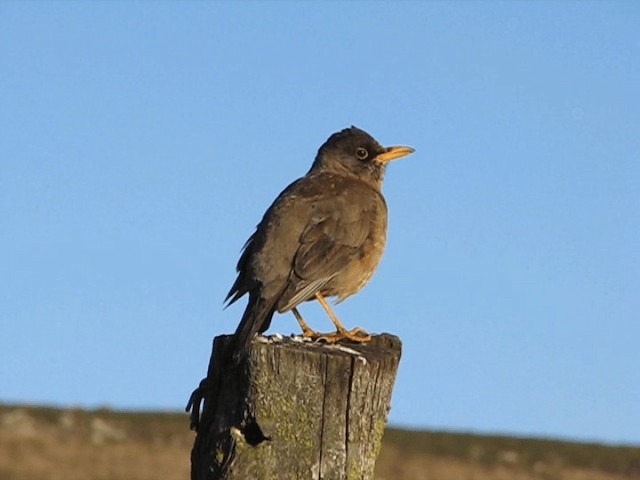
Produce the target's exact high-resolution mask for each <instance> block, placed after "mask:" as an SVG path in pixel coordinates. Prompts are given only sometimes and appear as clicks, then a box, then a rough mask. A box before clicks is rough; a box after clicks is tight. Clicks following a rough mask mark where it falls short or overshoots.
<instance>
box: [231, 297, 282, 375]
mask: <svg viewBox="0 0 640 480" xmlns="http://www.w3.org/2000/svg"><path fill="white" fill-rule="evenodd" d="M274 308H275V307H274V302H273V301H267V300H265V299H264V298H262V297H260V296H259V295H250V296H249V303H248V304H247V308H246V309H245V311H244V314H243V315H242V320H240V324H239V325H238V328H237V329H236V332H235V333H234V334H233V340H232V341H231V344H230V345H229V350H228V352H229V353H230V354H231V356H232V357H231V358H232V359H233V362H234V363H236V364H237V363H239V362H240V361H241V360H242V359H244V358H245V357H246V356H247V354H248V352H249V346H250V345H251V340H252V339H253V337H254V336H255V334H256V333H262V332H264V331H265V330H266V329H267V328H269V325H270V324H271V318H272V317H273V313H274Z"/></svg>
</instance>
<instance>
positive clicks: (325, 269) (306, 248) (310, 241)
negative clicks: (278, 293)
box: [278, 191, 377, 311]
mask: <svg viewBox="0 0 640 480" xmlns="http://www.w3.org/2000/svg"><path fill="white" fill-rule="evenodd" d="M352 196H353V195H351V194H350V192H349V191H343V192H336V195H331V196H329V197H327V196H323V197H322V198H317V199H315V201H314V203H313V208H312V215H311V216H310V218H309V222H308V223H307V225H306V228H305V229H304V231H303V233H302V235H301V236H300V243H299V246H298V249H297V251H296V253H295V257H294V259H293V265H292V267H293V268H292V275H291V277H290V279H289V285H288V288H287V289H286V291H285V292H284V294H283V298H281V300H280V302H279V305H278V307H279V308H278V309H279V310H280V311H285V310H289V309H290V308H292V307H294V306H296V305H298V304H299V303H301V302H303V301H305V300H308V299H310V298H313V296H314V295H315V294H316V293H317V292H319V291H321V290H322V288H323V287H324V286H325V285H326V284H327V283H328V282H330V281H331V279H333V278H334V277H335V276H336V275H337V274H338V273H340V272H341V270H342V269H343V268H344V267H345V266H346V265H347V264H348V263H349V262H351V261H352V260H353V259H354V258H358V257H360V255H361V248H362V245H363V243H364V242H365V240H366V239H367V237H369V235H370V233H371V218H370V215H368V212H369V210H370V209H371V208H372V203H373V201H374V200H377V199H375V198H372V201H363V198H362V197H360V198H359V201H354V199H353V198H352Z"/></svg>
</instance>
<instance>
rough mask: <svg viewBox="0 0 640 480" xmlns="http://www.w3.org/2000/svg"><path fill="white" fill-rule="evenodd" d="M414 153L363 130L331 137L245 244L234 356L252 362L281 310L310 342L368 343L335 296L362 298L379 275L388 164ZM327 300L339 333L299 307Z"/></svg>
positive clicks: (235, 295) (230, 298) (234, 293)
mask: <svg viewBox="0 0 640 480" xmlns="http://www.w3.org/2000/svg"><path fill="white" fill-rule="evenodd" d="M413 152H414V149H413V148H411V147H407V146H392V147H383V146H382V145H380V143H378V142H377V141H376V140H375V139H374V138H373V137H372V136H371V135H369V134H368V133H367V132H365V131H364V130H361V129H359V128H357V127H355V126H351V127H350V128H345V129H343V130H341V131H339V132H336V133H334V134H333V135H331V136H330V137H329V138H328V139H327V140H326V141H325V142H324V144H322V146H321V147H320V148H319V150H318V153H317V155H316V157H315V159H314V161H313V163H312V165H311V168H310V169H309V171H308V172H307V173H306V174H305V175H304V176H303V177H301V178H299V179H297V180H295V181H294V182H293V183H291V184H290V185H289V186H288V187H286V188H285V189H284V190H283V191H282V192H281V193H280V195H278V197H277V198H276V199H275V201H274V202H273V203H272V204H271V206H270V207H269V208H268V209H267V211H266V212H265V214H264V216H263V217H262V220H261V221H260V223H259V224H258V225H257V227H256V230H255V232H254V233H253V235H251V237H249V239H248V240H247V242H246V243H245V245H244V247H243V250H242V254H241V256H240V259H239V261H238V264H237V267H236V270H237V273H238V276H237V278H236V280H235V282H234V283H233V286H232V287H231V289H230V290H229V293H228V294H227V296H226V298H225V304H226V306H229V305H231V304H233V303H234V302H236V301H237V300H238V299H240V298H241V297H243V296H244V295H246V294H248V295H249V300H248V303H247V306H246V309H245V311H244V313H243V315H242V318H241V320H240V323H239V325H238V327H237V329H236V331H235V333H234V335H233V337H232V341H231V347H230V349H231V352H230V353H231V354H232V357H233V359H234V360H235V361H236V363H237V362H239V361H240V360H241V359H242V358H246V355H247V354H248V351H249V348H250V344H251V341H252V339H253V337H254V336H255V335H256V334H259V333H263V332H264V331H266V330H267V329H268V328H269V326H270V324H271V320H272V318H273V316H274V314H275V313H276V312H278V313H285V312H287V311H291V312H292V313H293V315H294V316H295V318H296V320H297V321H298V323H299V325H300V327H301V329H302V334H303V336H304V337H308V338H311V339H312V340H320V341H324V342H328V343H336V342H341V341H350V342H358V343H364V342H368V341H370V340H371V336H370V335H369V334H368V333H367V332H366V331H364V330H362V329H360V328H354V329H352V330H347V329H346V327H344V325H343V324H342V323H341V322H340V320H339V319H338V317H337V316H336V315H335V313H334V312H333V310H332V309H331V307H330V306H329V303H328V302H327V298H330V297H335V298H336V301H337V303H339V302H342V301H343V300H345V299H346V298H348V297H350V296H351V295H354V294H355V293H357V292H358V291H360V289H361V288H362V287H364V286H365V285H366V284H367V283H368V282H369V280H370V279H371V277H372V276H373V274H374V273H375V271H376V269H377V267H378V264H379V262H380V259H381V258H382V255H383V252H384V248H385V244H386V236H387V205H386V201H385V199H384V197H383V195H382V192H381V188H382V181H383V177H384V174H385V170H386V167H387V164H388V162H390V161H391V160H395V159H398V158H401V157H404V156H407V155H409V154H411V153H413ZM311 300H317V301H318V302H320V304H321V305H322V307H323V308H324V310H325V311H326V312H327V314H328V316H329V318H330V319H331V321H332V322H333V324H334V325H335V327H336V331H335V332H332V333H327V334H323V333H320V332H316V331H315V330H313V329H311V328H310V327H309V326H308V324H307V323H306V322H305V321H304V319H303V317H302V315H301V314H300V312H299V310H298V306H299V305H300V304H301V303H303V302H306V301H311Z"/></svg>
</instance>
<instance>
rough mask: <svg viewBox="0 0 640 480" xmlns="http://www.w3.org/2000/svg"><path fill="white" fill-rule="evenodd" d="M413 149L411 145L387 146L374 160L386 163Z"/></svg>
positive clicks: (404, 155)
mask: <svg viewBox="0 0 640 480" xmlns="http://www.w3.org/2000/svg"><path fill="white" fill-rule="evenodd" d="M413 152H415V150H414V149H413V148H411V147H387V149H386V150H385V152H384V153H381V154H380V155H378V156H377V157H376V161H378V162H380V163H387V162H390V161H391V160H395V159H396V158H402V157H406V156H407V155H411V154H412V153H413Z"/></svg>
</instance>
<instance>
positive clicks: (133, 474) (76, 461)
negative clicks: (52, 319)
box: [0, 405, 640, 480]
mask: <svg viewBox="0 0 640 480" xmlns="http://www.w3.org/2000/svg"><path fill="white" fill-rule="evenodd" d="M193 438H194V434H193V432H190V431H189V427H188V418H187V415H186V414H180V413H161V412H143V413H140V412H116V411H112V410H108V409H100V410H91V411H87V410H81V409H67V410H64V409H56V408H47V407H31V406H24V405H19V406H18V405H0V480H152V479H153V480H156V479H159V478H162V479H163V480H183V479H187V478H188V477H189V453H190V449H191V445H192V443H193ZM376 479H377V480H383V479H384V480H404V479H407V480H409V479H411V480H432V479H433V480H448V479H451V480H465V479H473V480H485V479H486V480H488V479H492V480H501V479H504V480H507V479H508V480H528V479H536V480H537V479H540V480H553V479H559V480H560V479H566V480H605V479H610V480H618V479H620V480H622V479H640V447H614V446H605V445H598V444H585V443H574V442H563V441H557V440H542V439H521V438H511V437H499V436H483V435H471V434H456V433H443V432H425V431H407V430H398V429H393V428H390V429H388V430H387V432H386V433H385V437H384V441H383V448H382V452H381V454H380V458H379V459H378V464H377V468H376Z"/></svg>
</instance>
